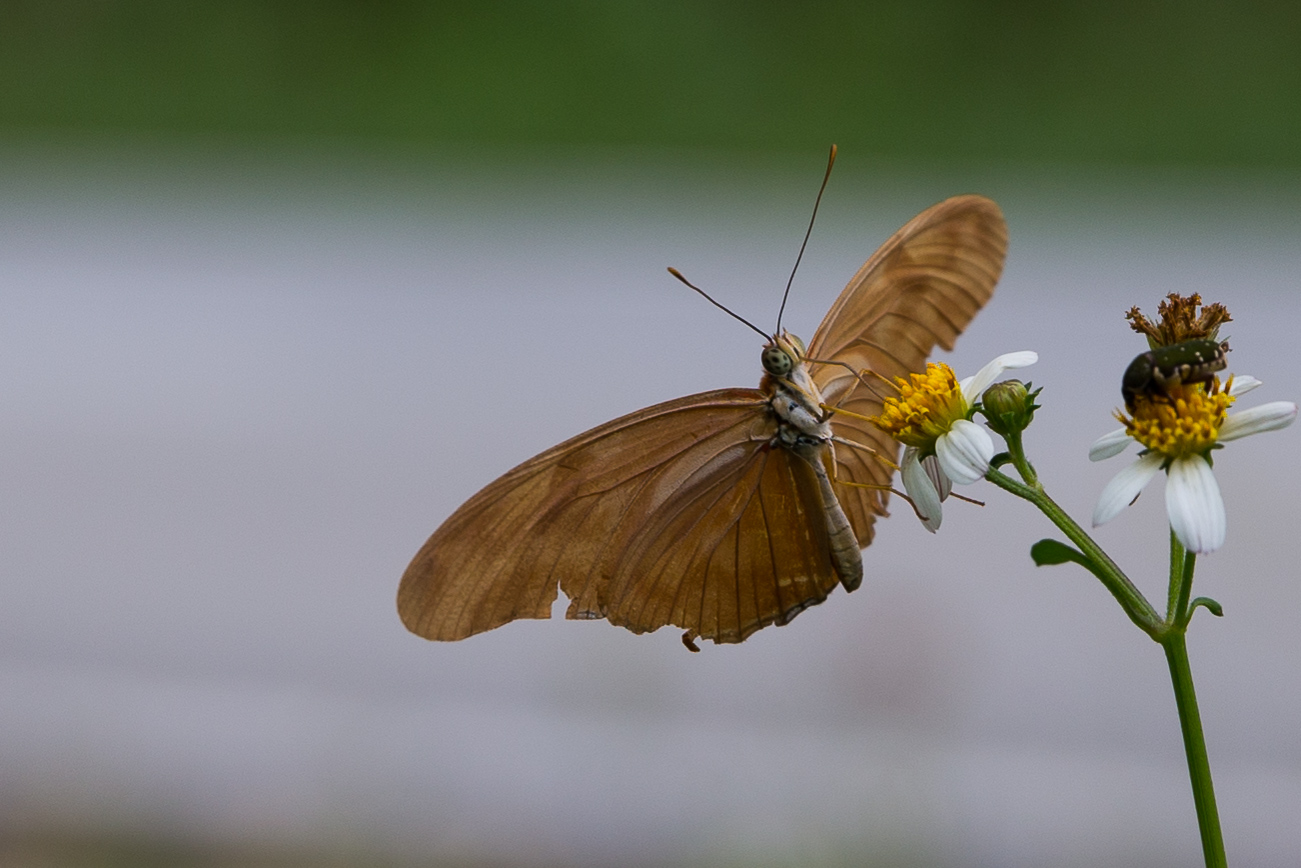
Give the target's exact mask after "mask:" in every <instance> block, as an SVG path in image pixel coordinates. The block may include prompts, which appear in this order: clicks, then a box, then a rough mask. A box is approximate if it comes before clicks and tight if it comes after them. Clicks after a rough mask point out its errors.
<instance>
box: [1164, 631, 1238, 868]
mask: <svg viewBox="0 0 1301 868" xmlns="http://www.w3.org/2000/svg"><path fill="white" fill-rule="evenodd" d="M1161 644H1162V646H1164V647H1165V656H1166V661H1167V662H1168V663H1169V664H1170V680H1171V682H1172V683H1173V684H1174V689H1175V704H1176V705H1178V707H1179V729H1180V730H1181V731H1182V732H1183V737H1184V753H1185V754H1186V755H1187V757H1188V777H1189V778H1190V779H1191V781H1192V785H1193V804H1194V806H1195V807H1196V809H1197V827H1198V829H1199V830H1200V831H1201V835H1202V855H1203V856H1204V857H1205V859H1206V866H1207V868H1224V866H1226V865H1227V864H1228V863H1227V862H1226V861H1225V857H1224V837H1223V835H1222V834H1221V833H1220V812H1219V809H1218V808H1216V806H1215V786H1214V785H1213V784H1212V782H1211V762H1210V759H1209V758H1208V757H1207V756H1206V738H1205V736H1204V735H1203V734H1202V716H1201V713H1200V712H1199V711H1198V710H1197V693H1196V692H1195V691H1194V690H1193V672H1192V669H1191V668H1190V667H1189V665H1188V647H1187V645H1186V644H1185V642H1184V634H1183V631H1182V630H1171V631H1170V632H1169V633H1167V634H1166V636H1165V639H1164V640H1163V641H1162V642H1161Z"/></svg>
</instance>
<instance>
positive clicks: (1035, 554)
mask: <svg viewBox="0 0 1301 868" xmlns="http://www.w3.org/2000/svg"><path fill="white" fill-rule="evenodd" d="M1030 557H1031V558H1033V559H1034V562H1035V566H1040V567H1047V566H1052V565H1054V564H1065V563H1072V564H1079V565H1080V566H1082V567H1084V569H1086V570H1088V571H1089V572H1091V573H1093V574H1094V575H1095V576H1097V577H1098V578H1100V579H1102V581H1103V583H1104V584H1105V583H1106V581H1107V578H1106V575H1105V574H1104V573H1103V571H1102V568H1101V567H1100V566H1098V565H1097V564H1096V563H1094V562H1093V559H1092V558H1090V557H1089V556H1088V555H1086V554H1084V552H1081V551H1080V550H1078V549H1075V548H1072V547H1071V546H1068V545H1067V544H1066V543H1064V542H1058V541H1057V540H1055V539H1041V540H1039V542H1037V543H1035V544H1034V545H1032V546H1030Z"/></svg>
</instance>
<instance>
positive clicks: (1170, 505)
mask: <svg viewBox="0 0 1301 868" xmlns="http://www.w3.org/2000/svg"><path fill="white" fill-rule="evenodd" d="M1167 474H1168V475H1169V478H1168V479H1167V480H1166V484H1165V511H1166V514H1167V515H1168V516H1170V527H1171V528H1172V529H1173V530H1174V532H1175V536H1177V537H1179V541H1180V542H1181V543H1183V544H1184V548H1186V549H1188V551H1190V552H1193V553H1195V554H1199V555H1205V554H1209V553H1211V552H1213V551H1215V550H1216V549H1218V548H1219V547H1220V546H1222V545H1224V529H1225V517H1224V499H1223V498H1221V497H1220V486H1219V485H1218V484H1217V483H1216V481H1215V474H1214V473H1212V472H1211V465H1209V464H1207V463H1206V459H1205V458H1203V457H1202V456H1200V455H1189V456H1187V457H1185V458H1176V459H1175V460H1174V461H1173V462H1172V463H1171V464H1170V469H1169V470H1168V471H1167Z"/></svg>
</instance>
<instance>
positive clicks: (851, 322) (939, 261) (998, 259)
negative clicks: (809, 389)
mask: <svg viewBox="0 0 1301 868" xmlns="http://www.w3.org/2000/svg"><path fill="white" fill-rule="evenodd" d="M1006 252H1007V226H1006V224H1005V223H1004V221H1003V215H1002V212H1000V211H999V209H998V206H997V205H995V204H994V203H993V202H992V201H990V200H989V199H986V198H984V197H983V196H955V197H953V198H952V199H946V200H945V201H943V202H940V203H939V204H938V205H934V206H932V207H930V208H928V209H926V210H925V211H923V212H922V213H921V214H918V215H917V216H916V217H914V218H913V219H912V220H909V221H908V223H907V224H905V225H904V227H903V228H902V229H900V230H899V231H898V232H896V233H895V234H894V235H893V236H892V237H891V238H890V240H889V241H887V242H886V243H885V244H883V245H881V248H880V249H879V250H878V251H877V252H876V253H875V254H874V255H873V256H872V258H871V259H869V260H868V261H867V262H866V263H865V264H864V265H863V267H862V268H860V269H859V270H858V273H857V274H855V275H854V277H853V279H851V280H850V281H849V284H848V285H847V286H846V287H845V289H844V291H843V292H841V293H840V297H839V298H837V299H836V302H835V304H833V305H832V306H831V310H829V311H828V312H827V315H826V316H825V317H824V318H823V320H822V324H821V325H820V326H818V330H817V332H816V333H815V334H814V336H813V339H812V340H811V341H810V342H809V357H810V358H812V359H827V360H835V361H837V362H843V363H845V364H847V365H849V366H850V367H852V368H853V369H854V370H855V371H863V370H871V371H873V372H875V373H877V374H880V375H881V376H884V377H891V378H893V377H899V376H904V375H906V374H909V373H913V372H920V371H921V370H923V369H924V368H925V367H926V359H927V358H928V357H929V356H930V354H931V352H932V351H933V350H934V349H935V347H936V345H939V346H941V347H943V348H944V349H946V350H951V349H953V342H954V340H955V339H956V338H957V336H958V335H959V334H961V332H962V330H963V329H965V328H966V327H967V324H968V323H969V322H971V319H972V317H974V316H975V315H976V313H977V312H978V311H979V310H980V309H981V307H983V306H984V305H985V302H987V301H989V298H990V296H991V295H992V294H993V292H994V284H995V283H997V282H998V278H999V275H1000V274H1001V273H1002V270H1003V258H1004V256H1005V254H1006ZM812 368H813V381H814V382H815V383H817V385H818V388H819V390H820V391H821V392H822V396H823V399H824V400H826V401H827V403H829V404H832V405H835V406H839V407H842V408H843V409H846V410H849V411H851V412H853V413H856V414H858V415H860V416H875V415H879V414H880V412H881V407H882V402H881V396H882V395H888V394H890V392H889V387H887V386H885V384H883V383H880V382H877V383H872V384H871V385H870V386H868V385H863V384H856V380H857V379H858V378H857V377H855V376H854V374H853V373H851V372H850V371H849V370H847V369H846V368H845V367H842V366H841V365H827V364H815V365H813V366H812ZM831 426H832V429H833V430H834V431H835V432H836V434H837V435H839V436H841V437H844V438H845V439H847V440H852V441H854V442H857V443H861V444H863V445H866V446H870V447H871V448H873V449H875V450H877V451H878V452H879V453H880V454H882V455H884V456H886V457H888V458H890V459H892V460H895V459H897V458H898V454H899V447H898V444H896V443H895V442H894V441H893V440H891V439H890V438H889V437H888V436H887V435H886V434H884V433H883V432H881V431H880V430H879V429H878V428H876V427H875V426H874V425H871V424H869V423H866V422H862V421H861V420H858V419H854V418H853V417H851V416H847V415H844V414H837V415H835V416H833V417H832V421H831ZM835 454H836V460H837V467H836V475H837V477H838V478H839V479H842V480H848V481H852V482H859V483H870V484H874V485H883V484H887V483H888V482H889V480H890V477H891V473H892V471H891V469H890V468H889V467H888V466H887V465H886V464H884V463H883V462H881V461H877V460H875V459H874V458H873V457H872V456H871V455H870V454H869V453H867V452H865V451H863V450H858V449H852V448H847V447H844V446H837V448H836V451H835ZM837 495H838V496H839V499H840V502H841V505H842V506H843V507H844V509H845V512H846V514H847V515H848V516H849V519H850V522H851V523H852V524H853V525H854V532H855V535H856V536H857V537H858V541H859V544H860V545H863V546H866V545H867V544H868V543H869V542H871V541H872V521H873V517H874V516H875V515H884V514H885V509H884V507H885V496H884V493H883V492H881V491H873V490H870V489H863V488H853V487H851V486H839V487H838V488H837Z"/></svg>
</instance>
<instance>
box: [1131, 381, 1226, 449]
mask: <svg viewBox="0 0 1301 868" xmlns="http://www.w3.org/2000/svg"><path fill="white" fill-rule="evenodd" d="M1232 383H1233V378H1232V377H1230V378H1229V385H1232ZM1168 391H1169V395H1168V396H1167V397H1162V396H1151V395H1142V394H1140V395H1137V396H1135V398H1134V402H1133V403H1134V416H1133V418H1132V419H1131V418H1130V417H1128V416H1126V415H1125V414H1124V413H1122V412H1121V411H1120V410H1117V411H1116V418H1117V419H1119V420H1120V422H1121V423H1122V424H1123V425H1124V426H1125V432H1126V433H1127V434H1129V436H1131V437H1133V438H1134V439H1135V440H1137V441H1138V442H1139V443H1142V444H1143V445H1144V446H1146V447H1147V448H1148V449H1152V450H1155V451H1157V452H1160V453H1161V454H1162V455H1165V456H1167V457H1169V458H1182V457H1184V456H1187V455H1203V454H1205V453H1206V451H1207V450H1208V449H1210V448H1211V447H1212V446H1214V445H1215V440H1216V438H1217V437H1218V436H1219V434H1220V426H1221V425H1223V424H1224V420H1225V418H1227V417H1228V412H1229V407H1230V405H1232V404H1233V398H1232V397H1231V396H1230V395H1229V393H1228V387H1227V386H1226V387H1225V388H1224V389H1221V388H1220V378H1219V377H1216V378H1215V379H1214V381H1213V382H1212V384H1211V388H1210V389H1209V390H1207V389H1206V387H1205V386H1204V385H1203V384H1201V383H1194V384H1192V385H1188V386H1172V387H1169V389H1168Z"/></svg>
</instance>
